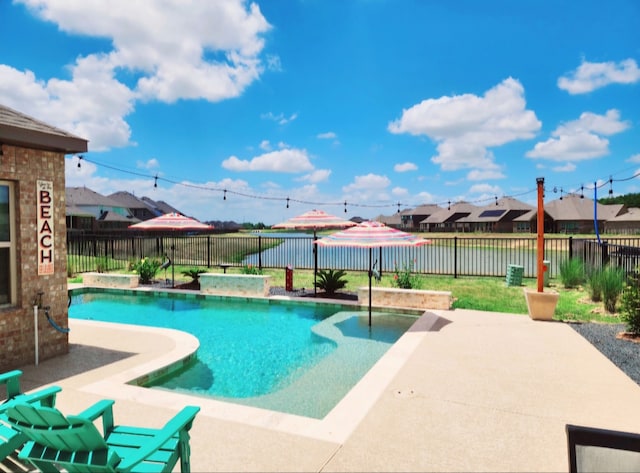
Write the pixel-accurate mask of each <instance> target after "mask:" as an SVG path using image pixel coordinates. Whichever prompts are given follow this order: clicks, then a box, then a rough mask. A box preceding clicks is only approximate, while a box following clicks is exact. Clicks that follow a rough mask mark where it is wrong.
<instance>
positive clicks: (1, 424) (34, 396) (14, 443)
mask: <svg viewBox="0 0 640 473" xmlns="http://www.w3.org/2000/svg"><path fill="white" fill-rule="evenodd" d="M20 376H22V371H20V370H13V371H8V372H6V373H1V374H0V385H4V386H5V390H6V399H5V400H4V401H2V402H1V403H0V462H1V461H3V460H4V459H5V458H7V457H8V456H9V455H11V454H12V453H13V452H15V451H16V450H17V449H18V448H20V447H22V445H24V443H25V442H26V441H27V440H28V438H27V437H26V436H25V435H24V434H23V433H22V432H19V431H17V430H16V429H14V428H13V427H11V425H9V424H8V423H7V422H6V421H7V416H6V412H7V409H8V408H9V407H10V406H11V405H12V404H14V403H16V402H28V403H37V404H41V405H43V406H49V407H53V406H54V405H55V402H56V394H57V393H58V392H59V391H60V388H59V387H58V386H52V387H49V388H44V389H41V390H39V391H36V392H34V393H28V394H25V393H23V392H22V391H21V389H20Z"/></svg>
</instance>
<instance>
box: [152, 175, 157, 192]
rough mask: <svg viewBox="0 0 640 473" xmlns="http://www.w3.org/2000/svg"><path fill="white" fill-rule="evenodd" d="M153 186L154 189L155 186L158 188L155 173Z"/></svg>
mask: <svg viewBox="0 0 640 473" xmlns="http://www.w3.org/2000/svg"><path fill="white" fill-rule="evenodd" d="M153 187H154V188H155V189H157V188H158V175H157V174H156V177H155V178H154V181H153Z"/></svg>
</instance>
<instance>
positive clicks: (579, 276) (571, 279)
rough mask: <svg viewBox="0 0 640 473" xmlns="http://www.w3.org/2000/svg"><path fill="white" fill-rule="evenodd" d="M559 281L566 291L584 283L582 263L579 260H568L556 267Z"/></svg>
mask: <svg viewBox="0 0 640 473" xmlns="http://www.w3.org/2000/svg"><path fill="white" fill-rule="evenodd" d="M558 270H559V273H560V281H562V285H563V286H564V287H565V288H566V289H571V288H574V287H578V286H580V285H581V284H582V283H583V282H584V278H585V271H584V262H583V261H582V260H581V259H580V258H568V259H566V260H563V261H560V264H559V265H558Z"/></svg>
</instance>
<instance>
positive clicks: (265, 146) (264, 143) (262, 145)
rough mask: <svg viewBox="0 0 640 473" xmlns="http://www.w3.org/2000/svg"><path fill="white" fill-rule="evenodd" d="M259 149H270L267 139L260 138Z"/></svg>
mask: <svg viewBox="0 0 640 473" xmlns="http://www.w3.org/2000/svg"><path fill="white" fill-rule="evenodd" d="M260 149H261V150H263V151H269V150H271V143H269V140H262V141H261V142H260Z"/></svg>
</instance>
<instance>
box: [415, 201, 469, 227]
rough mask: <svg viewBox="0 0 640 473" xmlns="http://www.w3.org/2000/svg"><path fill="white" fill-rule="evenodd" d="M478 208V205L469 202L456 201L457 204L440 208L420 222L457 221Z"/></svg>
mask: <svg viewBox="0 0 640 473" xmlns="http://www.w3.org/2000/svg"><path fill="white" fill-rule="evenodd" d="M477 208H478V207H476V206H475V205H473V204H470V203H468V202H456V203H455V204H451V205H450V206H449V207H448V208H446V209H440V210H438V211H437V212H435V213H434V214H432V215H430V216H428V217H427V218H425V219H424V220H423V221H421V222H420V223H444V222H449V221H457V220H459V219H461V218H463V217H466V216H467V215H469V214H470V213H471V212H473V211H474V210H476V209H477Z"/></svg>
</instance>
